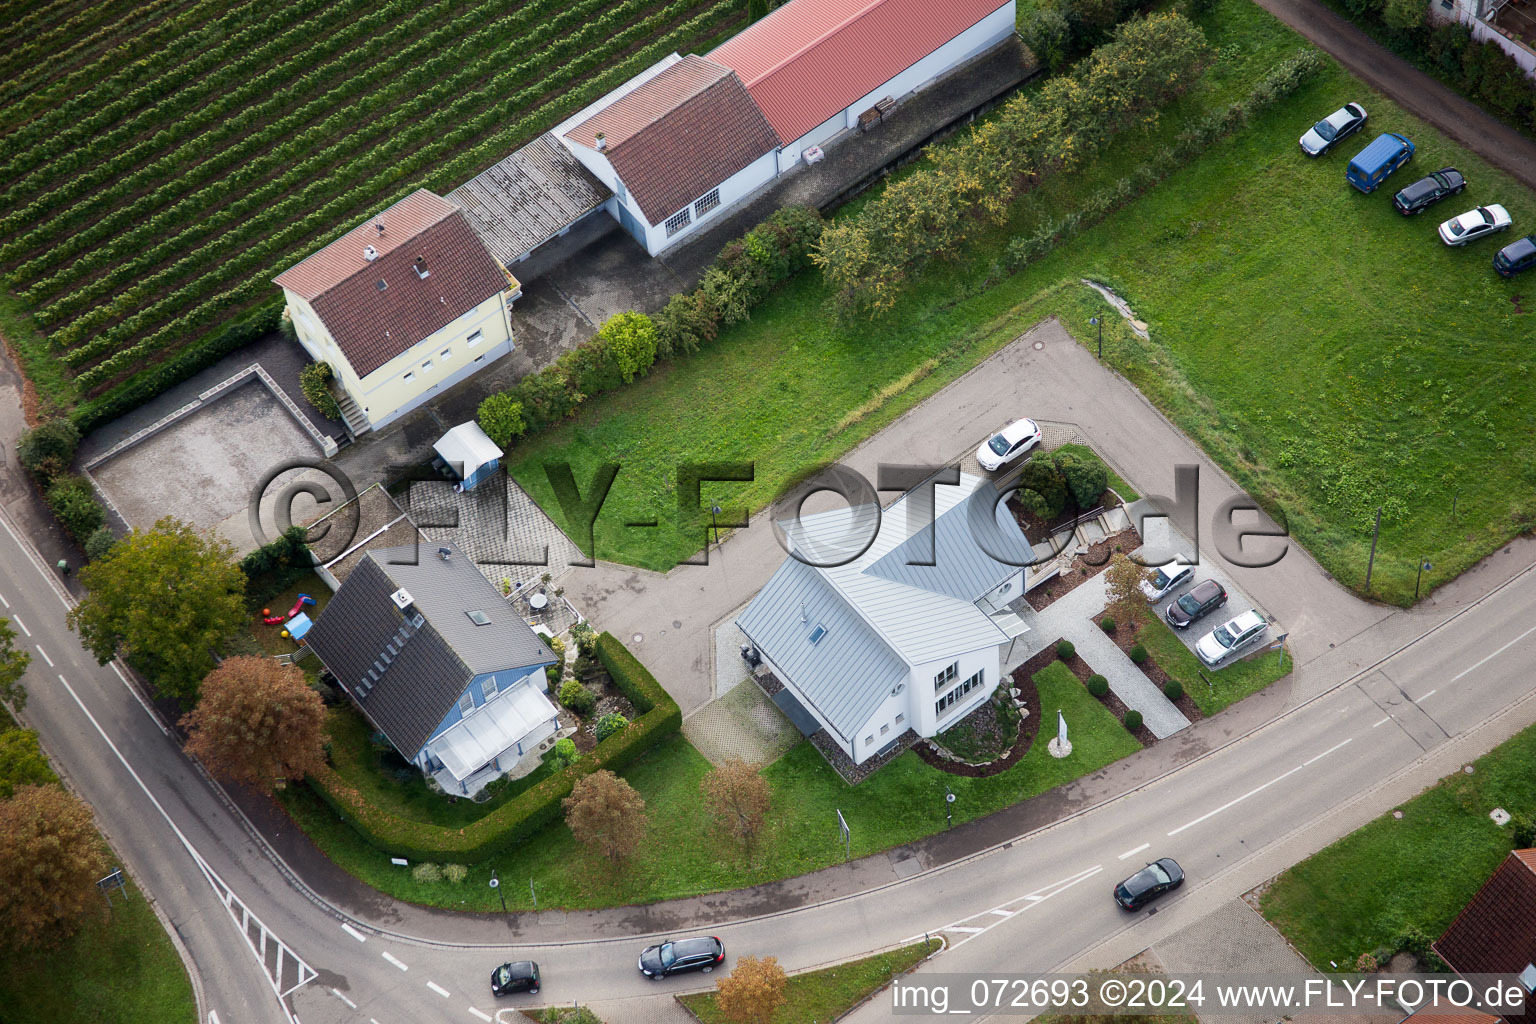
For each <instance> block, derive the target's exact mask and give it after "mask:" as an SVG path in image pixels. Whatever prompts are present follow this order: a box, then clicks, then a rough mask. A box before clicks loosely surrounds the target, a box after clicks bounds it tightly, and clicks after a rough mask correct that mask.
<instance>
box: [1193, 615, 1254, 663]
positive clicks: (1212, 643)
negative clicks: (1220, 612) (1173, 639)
mask: <svg viewBox="0 0 1536 1024" xmlns="http://www.w3.org/2000/svg"><path fill="white" fill-rule="evenodd" d="M1268 631H1269V623H1268V622H1266V621H1265V619H1264V616H1262V615H1260V614H1259V613H1258V612H1256V611H1253V610H1252V609H1250V610H1248V611H1246V612H1243V613H1242V614H1241V615H1238V616H1235V617H1233V618H1231V619H1228V620H1227V621H1226V622H1223V623H1222V624H1221V625H1219V626H1217V627H1216V628H1215V629H1213V630H1211V631H1210V632H1209V633H1207V634H1205V636H1203V637H1201V638H1200V642H1199V643H1197V644H1195V653H1196V654H1198V655H1199V656H1200V660H1201V661H1203V662H1205V663H1206V664H1207V665H1209V666H1210V667H1211V668H1215V667H1216V666H1217V665H1220V664H1221V663H1222V662H1224V661H1226V660H1227V659H1228V658H1231V657H1234V656H1236V655H1237V654H1238V653H1240V652H1241V651H1242V650H1243V648H1245V647H1248V646H1250V645H1251V644H1252V643H1253V642H1254V641H1255V640H1258V639H1259V638H1260V637H1262V636H1263V635H1264V634H1265V633H1267V632H1268Z"/></svg>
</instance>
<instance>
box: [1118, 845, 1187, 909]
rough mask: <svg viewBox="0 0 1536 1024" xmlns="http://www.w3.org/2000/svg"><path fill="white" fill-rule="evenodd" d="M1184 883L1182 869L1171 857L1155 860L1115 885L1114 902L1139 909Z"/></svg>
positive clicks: (1126, 907)
mask: <svg viewBox="0 0 1536 1024" xmlns="http://www.w3.org/2000/svg"><path fill="white" fill-rule="evenodd" d="M1183 884H1184V869H1183V868H1181V867H1179V862H1178V861H1176V860H1174V859H1173V858H1172V857H1164V858H1163V859H1162V860H1155V861H1153V862H1152V863H1151V864H1148V865H1147V866H1146V867H1144V868H1142V869H1141V870H1140V871H1138V872H1136V873H1135V874H1134V875H1132V876H1131V877H1130V878H1127V879H1126V880H1125V881H1123V882H1121V883H1120V884H1119V885H1117V886H1115V902H1116V903H1118V904H1120V906H1121V907H1123V908H1124V909H1126V910H1140V909H1141V908H1142V907H1144V906H1146V905H1147V904H1148V903H1150V902H1152V901H1153V900H1155V899H1157V898H1158V897H1159V896H1161V895H1162V894H1163V893H1165V892H1173V890H1175V889H1177V888H1178V887H1179V886H1181V885H1183Z"/></svg>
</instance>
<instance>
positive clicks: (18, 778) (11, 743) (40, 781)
mask: <svg viewBox="0 0 1536 1024" xmlns="http://www.w3.org/2000/svg"><path fill="white" fill-rule="evenodd" d="M58 781H59V779H58V776H56V775H54V774H53V769H52V768H49V767H48V759H47V758H46V757H44V756H43V750H42V748H41V747H40V746H38V743H37V733H35V732H33V731H32V730H31V729H7V730H5V731H4V732H0V799H5V800H9V799H10V798H11V797H13V796H15V795H16V788H17V787H18V786H42V785H46V784H47V783H50V782H58Z"/></svg>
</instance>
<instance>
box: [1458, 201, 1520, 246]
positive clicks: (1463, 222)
mask: <svg viewBox="0 0 1536 1024" xmlns="http://www.w3.org/2000/svg"><path fill="white" fill-rule="evenodd" d="M1511 223H1512V221H1511V220H1510V217H1509V211H1508V210H1506V209H1504V207H1502V206H1500V205H1499V204H1498V203H1490V204H1488V205H1487V206H1479V207H1478V208H1477V209H1475V210H1468V211H1467V212H1466V213H1464V214H1462V215H1461V216H1459V217H1452V218H1451V219H1450V220H1448V221H1446V222H1445V223H1444V224H1441V225H1440V241H1442V242H1444V243H1445V244H1446V245H1466V244H1467V243H1468V242H1474V241H1476V240H1477V239H1479V238H1482V237H1483V236H1484V235H1491V234H1493V233H1494V232H1495V231H1503V230H1504V229H1505V228H1507V227H1509V225H1510V224H1511Z"/></svg>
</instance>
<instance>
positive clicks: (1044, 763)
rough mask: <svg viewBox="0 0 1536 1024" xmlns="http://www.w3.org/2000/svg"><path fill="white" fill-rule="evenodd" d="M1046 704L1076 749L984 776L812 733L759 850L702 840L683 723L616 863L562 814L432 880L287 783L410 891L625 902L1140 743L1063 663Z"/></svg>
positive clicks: (372, 880) (1001, 790)
mask: <svg viewBox="0 0 1536 1024" xmlns="http://www.w3.org/2000/svg"><path fill="white" fill-rule="evenodd" d="M1035 683H1036V685H1037V686H1038V687H1039V690H1040V701H1041V707H1042V708H1047V709H1055V708H1062V709H1063V711H1064V712H1065V714H1066V715H1067V719H1068V721H1070V722H1071V723H1072V755H1071V756H1070V757H1067V758H1063V759H1057V758H1053V757H1051V756H1050V754H1049V753H1048V752H1047V750H1046V747H1045V743H1044V742H1043V741H1042V742H1037V743H1036V744H1035V745H1034V746H1033V747H1031V749H1030V750H1029V752H1028V753H1026V754H1025V755H1024V756H1023V757H1022V758H1021V759H1020V760H1019V762H1018V763H1017V764H1015V765H1014V766H1013V767H1012V768H1010V769H1009V770H1008V771H1006V772H1003V773H1001V774H998V775H994V776H992V777H990V778H985V779H971V778H965V777H962V776H957V775H949V774H947V773H944V772H940V771H938V770H937V769H935V768H931V767H929V766H928V765H927V764H925V763H924V762H923V761H922V760H921V759H919V758H918V757H917V755H916V754H912V753H907V754H903V755H902V756H901V757H899V758H897V759H896V760H895V761H892V762H891V763H890V764H888V765H886V766H885V767H884V768H882V769H880V771H878V772H876V773H875V774H874V775H873V776H872V777H870V778H869V779H867V780H866V781H865V782H863V783H861V784H860V785H858V786H853V787H850V786H848V785H847V784H846V783H845V782H843V780H842V779H841V778H840V777H839V776H838V775H837V773H836V772H834V771H833V770H832V768H831V767H830V766H829V765H828V764H827V763H826V761H825V760H824V759H823V758H822V756H821V754H819V753H818V752H817V751H816V750H815V748H814V747H812V746H811V745H810V744H809V743H807V742H802V743H800V744H798V745H797V746H796V747H794V748H793V749H792V750H790V751H789V753H787V754H785V755H784V756H783V757H782V758H780V759H779V760H778V761H776V762H774V763H773V764H771V765H769V766H768V767H767V768H765V769H764V770H763V775H764V777H765V778H766V779H767V780H768V783H769V786H770V787H771V790H772V794H773V808H772V811H771V813H770V816H769V822H768V826H767V828H766V829H765V835H764V837H763V838H762V840H761V841H760V842H759V844H758V848H757V850H756V851H755V852H754V853H753V854H752V855H751V856H748V855H746V854H745V853H740V852H735V851H732V850H730V849H728V848H722V847H721V846H719V845H718V844H714V843H701V842H699V837H700V836H704V835H708V834H709V830H710V822H709V819H708V817H707V815H706V812H705V809H704V807H703V806H702V801H701V800H700V798H699V784H700V782H701V781H702V780H703V778H704V776H705V775H706V774H707V773H708V772H709V770H710V764H709V762H708V761H707V760H705V758H704V757H703V755H701V754H700V753H699V752H698V751H697V750H695V749H694V748H693V746H692V745H691V744H690V743H688V741H687V740H686V739H685V738H683V737H682V736H681V735H679V736H674V737H671V738H669V739H666V740H664V741H662V742H661V743H659V744H657V746H656V747H655V748H654V749H653V750H651V751H650V752H648V753H647V754H645V755H644V756H643V757H641V758H640V759H639V760H637V761H636V762H635V763H634V764H632V765H630V766H629V767H628V768H627V769H625V771H624V772H623V773H622V774H623V775H624V777H625V778H626V779H627V780H628V781H629V783H630V785H632V786H633V787H634V788H635V789H636V791H637V792H639V793H640V795H641V796H642V797H643V798H644V799H645V803H646V812H647V814H648V816H649V819H650V822H649V827H648V831H647V835H646V838H645V841H644V842H643V843H642V845H641V848H640V850H639V852H638V853H637V854H636V855H635V857H634V859H633V860H632V861H631V862H630V863H629V864H627V865H626V866H625V867H623V868H622V869H613V868H610V867H609V866H608V865H607V864H606V863H603V862H601V861H600V860H599V859H598V858H596V857H595V856H593V855H591V854H590V853H589V852H588V851H587V850H586V849H585V848H583V847H582V846H580V845H579V844H578V843H577V842H576V841H575V839H574V838H573V837H572V836H571V833H570V830H569V829H567V828H566V827H565V826H564V824H557V825H552V826H550V827H548V828H546V829H545V830H544V831H542V832H540V833H539V834H538V836H537V837H536V838H535V839H533V840H531V841H530V842H527V843H524V844H522V845H521V846H520V847H518V848H517V849H515V850H512V851H508V852H506V853H503V854H499V855H497V856H495V857H493V858H491V859H489V860H487V861H484V862H482V863H479V864H476V865H474V866H473V867H472V868H471V869H470V874H469V877H468V879H467V880H466V881H465V882H463V883H460V884H458V885H454V884H453V883H450V882H446V881H444V882H438V883H420V882H417V881H416V880H415V879H414V878H412V877H411V874H410V872H409V871H408V870H406V869H403V868H397V867H393V866H392V865H391V864H390V858H389V856H388V855H387V854H384V853H381V852H380V851H379V850H376V849H374V848H373V847H371V846H369V845H368V844H367V843H365V842H364V841H363V840H362V838H361V837H360V836H359V835H358V834H357V833H356V832H355V831H353V830H352V828H351V827H350V826H348V825H347V824H345V823H344V822H342V821H341V820H339V819H338V818H337V817H336V815H335V813H334V812H332V811H331V810H330V809H329V808H327V807H326V806H325V805H324V804H323V803H321V802H320V800H319V798H318V797H316V796H315V795H314V794H313V793H312V792H311V791H310V790H309V788H308V787H307V786H294V787H290V788H289V789H287V790H286V791H284V792H283V793H282V794H281V800H282V802H283V805H284V806H285V807H286V808H287V809H288V812H289V814H290V815H291V816H292V817H293V818H294V820H295V822H296V823H297V824H298V825H299V826H300V827H301V828H303V829H304V831H305V832H306V833H307V834H308V835H309V837H310V839H311V840H313V841H314V842H315V844H316V845H317V846H319V847H320V848H321V850H323V851H324V852H325V854H326V855H327V856H329V857H330V858H331V859H332V860H333V861H335V862H336V863H337V864H338V865H340V866H341V867H342V868H344V869H345V870H347V871H348V872H350V873H351V874H353V875H355V876H356V877H357V878H359V879H361V880H362V881H364V882H366V883H367V884H368V885H371V886H373V887H374V888H376V889H380V890H382V891H384V892H385V893H388V894H389V895H391V896H394V897H396V898H398V899H403V900H409V901H410V902H413V903H422V904H428V905H432V906H441V907H447V908H450V909H458V910H496V909H500V906H501V903H500V899H499V898H498V897H497V896H496V895H495V894H493V892H492V891H491V889H490V888H489V887H488V886H487V885H486V882H487V881H488V880H489V879H490V873H491V869H492V868H495V870H496V872H497V875H498V876H499V877H500V878H502V879H504V880H506V883H507V884H505V885H503V886H502V887H501V893H502V894H504V895H505V896H506V899H507V906H508V907H509V908H511V909H530V908H531V907H532V905H533V900H532V896H531V895H530V893H529V887H528V885H526V884H524V880H531V882H532V884H533V886H534V888H535V890H536V891H537V894H538V904H539V906H540V907H543V908H546V909H547V908H550V907H565V908H571V909H578V908H591V907H607V906H622V905H626V904H633V903H649V902H654V901H656V900H664V899H674V898H677V897H681V896H690V895H695V894H698V893H702V892H716V891H720V890H725V889H736V888H741V887H744V886H749V885H756V884H758V883H761V882H770V881H774V880H776V879H781V878H790V877H793V876H796V875H801V874H805V873H806V872H808V871H815V870H816V869H818V868H823V867H827V866H828V865H831V864H836V863H839V862H840V861H842V859H843V844H842V840H841V837H840V836H839V834H838V830H837V825H836V822H837V816H836V812H837V811H838V810H841V811H842V812H843V815H844V817H845V818H847V820H848V823H849V825H850V827H851V829H852V844H851V848H852V853H853V855H854V856H859V857H862V856H867V855H869V854H872V853H878V852H880V851H882V850H887V849H890V848H891V847H893V846H899V845H901V844H903V843H909V842H912V841H914V840H917V839H921V838H923V837H924V836H928V835H932V834H933V833H935V832H938V831H940V830H942V829H943V828H944V827H945V820H944V790H945V787H946V786H948V787H950V788H951V789H952V790H953V792H954V793H955V797H956V801H955V804H954V816H955V823H956V824H960V823H962V822H965V821H969V820H971V819H973V818H979V817H981V816H983V815H986V814H991V813H992V812H994V811H997V810H1001V809H1002V808H1004V807H1008V806H1011V805H1012V804H1015V803H1017V802H1019V801H1020V800H1024V799H1027V798H1029V797H1032V796H1037V795H1039V794H1040V793H1044V792H1045V791H1047V790H1049V789H1052V788H1054V787H1056V786H1059V785H1061V784H1063V783H1066V782H1070V781H1072V780H1073V779H1076V778H1078V777H1080V776H1083V775H1087V774H1089V773H1091V772H1095V771H1097V770H1098V769H1100V768H1102V767H1104V766H1105V765H1107V764H1109V763H1111V762H1113V761H1117V760H1119V759H1120V758H1122V757H1125V756H1126V755H1128V754H1131V753H1134V752H1135V751H1136V750H1138V749H1140V744H1139V743H1137V741H1136V739H1135V737H1133V736H1131V735H1130V734H1129V733H1127V732H1126V731H1125V729H1124V728H1123V727H1122V726H1121V725H1120V723H1119V722H1118V721H1116V720H1115V717H1114V716H1113V715H1111V714H1110V713H1109V712H1108V711H1106V710H1104V708H1103V706H1102V705H1100V704H1099V702H1098V701H1097V700H1095V699H1094V698H1093V697H1091V696H1090V695H1089V694H1088V691H1087V690H1085V689H1083V686H1082V684H1081V683H1079V682H1078V681H1077V679H1076V678H1075V677H1074V676H1073V675H1072V673H1071V672H1069V671H1068V670H1067V669H1066V668H1065V667H1064V666H1062V665H1060V664H1052V665H1050V666H1048V667H1047V668H1045V669H1043V670H1042V671H1041V672H1039V673H1038V674H1037V675H1036V676H1035Z"/></svg>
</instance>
